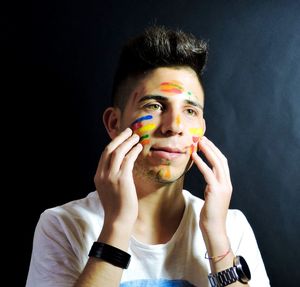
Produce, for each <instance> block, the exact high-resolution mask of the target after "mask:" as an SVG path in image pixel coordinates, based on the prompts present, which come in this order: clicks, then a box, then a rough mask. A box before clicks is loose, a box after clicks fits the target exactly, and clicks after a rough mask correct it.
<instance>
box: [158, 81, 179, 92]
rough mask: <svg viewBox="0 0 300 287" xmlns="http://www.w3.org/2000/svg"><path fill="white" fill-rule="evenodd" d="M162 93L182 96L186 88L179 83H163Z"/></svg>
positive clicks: (160, 86) (161, 86)
mask: <svg viewBox="0 0 300 287" xmlns="http://www.w3.org/2000/svg"><path fill="white" fill-rule="evenodd" d="M159 89H160V91H161V92H166V93H172V94H182V93H183V92H184V88H183V87H182V84H181V83H180V82H178V81H171V82H163V83H161V84H160V85H159Z"/></svg>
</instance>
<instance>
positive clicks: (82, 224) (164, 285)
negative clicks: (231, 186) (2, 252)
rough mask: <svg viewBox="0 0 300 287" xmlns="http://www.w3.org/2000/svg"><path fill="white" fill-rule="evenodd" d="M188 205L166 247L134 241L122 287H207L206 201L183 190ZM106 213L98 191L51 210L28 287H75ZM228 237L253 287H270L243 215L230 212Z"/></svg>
mask: <svg viewBox="0 0 300 287" xmlns="http://www.w3.org/2000/svg"><path fill="white" fill-rule="evenodd" d="M183 195H184V199H185V203H186V208H185V211H184V215H183V218H182V220H181V222H180V225H179V227H178V229H177V231H176V232H175V234H174V235H173V237H172V238H171V240H170V241H169V242H167V243H166V244H158V245H149V244H144V243H142V242H139V241H138V240H136V239H135V238H133V237H132V238H131V241H130V246H129V250H128V253H130V254H131V261H130V265H129V267H128V269H125V270H124V272H123V276H122V280H121V285H120V286H122V287H136V286H138V287H154V286H155V287H184V286H186V287H189V286H197V287H198V286H201V287H209V283H208V279H207V275H208V273H209V272H210V267H209V262H208V260H207V259H205V257H204V256H205V252H206V247H205V244H204V241H203V238H202V234H201V231H200V229H199V216H200V210H201V208H202V205H203V200H201V199H200V198H198V197H195V196H193V195H192V194H191V193H189V192H188V191H186V190H183ZM103 217H104V211H103V208H102V204H101V202H100V200H99V197H98V194H97V192H91V193H90V194H89V195H88V196H87V197H85V198H83V199H80V200H75V201H72V202H69V203H67V204H64V205H61V206H58V207H55V208H51V209H47V210H46V211H44V212H43V213H42V214H41V217H40V220H39V222H38V224H37V226H36V230H35V234H34V241H33V250H32V257H31V263H30V268H29V273H28V278H27V284H26V286H27V287H48V286H49V287H50V286H51V287H53V286H55V287H62V286H64V287H67V286H68V287H71V286H73V284H74V283H75V281H76V280H77V278H78V277H79V275H80V273H81V272H82V270H83V268H84V266H85V264H86V261H87V260H88V253H89V251H90V248H91V246H92V244H93V242H94V241H96V240H97V238H98V237H99V234H100V232H101V228H102V226H103ZM227 234H228V238H229V240H230V244H231V248H232V250H233V252H234V254H236V255H242V256H243V257H244V258H245V259H246V261H247V263H248V265H249V268H250V271H251V276H252V278H251V281H250V282H249V285H250V286H252V287H265V286H270V284H269V279H268V276H267V274H266V270H265V267H264V264H263V261H262V258H261V255H260V251H259V249H258V246H257V242H256V239H255V236H254V234H253V231H252V229H251V227H250V225H249V223H248V221H247V219H246V218H245V216H244V215H243V213H242V212H241V211H239V210H229V211H228V215H227Z"/></svg>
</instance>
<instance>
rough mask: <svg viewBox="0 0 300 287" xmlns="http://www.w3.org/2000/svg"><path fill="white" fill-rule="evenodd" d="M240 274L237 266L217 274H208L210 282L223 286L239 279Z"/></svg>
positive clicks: (218, 286)
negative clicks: (237, 271)
mask: <svg viewBox="0 0 300 287" xmlns="http://www.w3.org/2000/svg"><path fill="white" fill-rule="evenodd" d="M238 279H239V278H238V275H237V273H236V267H235V266H233V267H230V268H228V269H226V270H223V271H220V272H217V273H215V274H212V273H210V274H209V275H208V280H209V283H210V285H211V286H212V287H223V286H227V285H229V284H232V283H234V282H236V281H238Z"/></svg>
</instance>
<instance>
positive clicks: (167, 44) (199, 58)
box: [112, 26, 208, 110]
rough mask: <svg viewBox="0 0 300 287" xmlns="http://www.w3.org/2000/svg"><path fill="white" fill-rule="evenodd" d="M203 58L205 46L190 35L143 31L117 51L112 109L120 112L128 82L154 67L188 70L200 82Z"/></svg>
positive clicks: (154, 29)
mask: <svg viewBox="0 0 300 287" xmlns="http://www.w3.org/2000/svg"><path fill="white" fill-rule="evenodd" d="M207 56H208V45H207V43H206V42H205V41H203V40H199V39H197V38H196V37H195V36H194V35H192V34H188V33H185V32H183V31H181V30H171V29H167V28H165V27H164V26H153V27H149V28H147V29H146V30H144V32H143V33H142V34H140V35H138V36H136V37H134V38H131V39H129V40H128V42H126V43H125V45H124V46H123V48H122V50H121V54H120V58H119V62H118V65H117V70H116V73H115V77H114V81H113V87H112V100H113V103H112V104H113V106H116V107H119V108H120V109H121V110H123V108H124V107H125V105H126V102H127V99H128V97H129V94H130V93H131V89H132V88H133V87H132V83H133V82H132V80H134V81H138V80H139V79H140V78H142V77H144V76H145V75H146V74H147V72H150V71H152V70H154V69H156V68H160V67H174V68H181V67H186V68H191V69H192V70H194V71H195V73H196V75H197V77H198V79H199V82H200V83H201V75H202V73H203V70H204V68H205V65H206V62H207Z"/></svg>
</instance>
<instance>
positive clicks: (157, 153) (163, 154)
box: [150, 146, 185, 159]
mask: <svg viewBox="0 0 300 287" xmlns="http://www.w3.org/2000/svg"><path fill="white" fill-rule="evenodd" d="M150 151H151V153H152V155H153V156H154V157H159V158H165V159H175V158H177V157H180V156H181V155H183V154H185V152H184V151H183V150H182V149H179V148H173V147H165V146H163V147H161V146H153V147H151V149H150Z"/></svg>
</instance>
